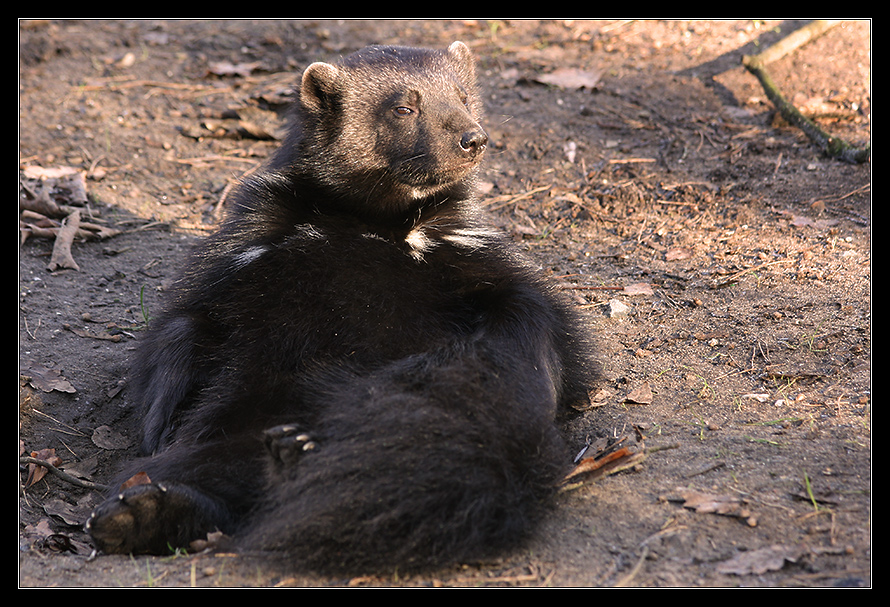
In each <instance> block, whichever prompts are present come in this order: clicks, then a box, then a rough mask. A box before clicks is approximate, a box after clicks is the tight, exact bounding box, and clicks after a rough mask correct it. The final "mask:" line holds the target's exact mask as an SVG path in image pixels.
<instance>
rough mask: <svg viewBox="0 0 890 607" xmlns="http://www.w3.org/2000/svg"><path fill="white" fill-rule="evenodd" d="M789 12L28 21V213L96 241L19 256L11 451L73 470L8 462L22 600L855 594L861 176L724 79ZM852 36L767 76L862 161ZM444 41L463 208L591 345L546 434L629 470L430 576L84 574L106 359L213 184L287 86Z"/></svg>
mask: <svg viewBox="0 0 890 607" xmlns="http://www.w3.org/2000/svg"><path fill="white" fill-rule="evenodd" d="M801 25H802V22H764V21H747V20H746V21H696V22H688V21H509V22H483V21H429V22H412V21H396V22H388V21H372V22H362V21H348V20H347V21H331V22H316V21H303V22H285V21H259V22H249V21H237V22H227V21H199V22H186V21H169V22H155V21H129V22H122V21H79V22H75V21H70V22H22V23H20V30H19V34H20V40H19V57H20V62H19V66H20V67H19V70H20V71H19V84H20V92H19V103H20V111H19V149H20V184H21V185H20V193H21V198H20V200H22V201H24V200H27V199H29V198H30V197H31V196H35V195H39V193H40V192H46V193H47V194H48V195H49V197H50V198H51V199H52V200H54V201H56V202H57V203H58V204H63V205H69V207H66V208H65V212H66V213H67V212H68V211H70V206H76V207H77V208H79V209H80V212H81V221H82V222H83V223H86V224H88V225H87V226H86V229H87V230H88V232H89V234H91V235H92V236H94V237H92V238H89V239H78V240H77V241H76V242H75V243H74V245H73V248H72V256H73V258H74V261H75V262H76V264H77V269H70V268H65V267H64V266H62V267H60V268H57V269H56V270H55V271H49V270H48V267H49V266H50V265H51V253H52V250H53V239H52V238H50V237H45V236H41V235H40V233H39V230H30V228H29V230H30V231H29V237H28V238H27V239H26V240H24V242H23V243H22V244H21V245H20V247H19V363H20V376H21V380H20V388H19V403H20V406H19V436H20V442H21V449H22V453H23V454H24V455H28V454H31V453H36V454H38V456H39V457H40V458H48V457H50V456H51V454H52V452H48V451H44V450H54V455H55V457H57V458H58V460H56V461H58V462H59V463H58V466H59V467H60V468H61V469H63V470H65V471H66V472H68V473H69V474H70V475H71V476H72V477H73V478H75V479H77V482H75V481H72V480H69V479H66V478H63V477H60V476H58V475H55V474H49V475H46V476H44V477H43V478H41V479H40V480H37V481H36V482H31V481H30V480H29V466H27V465H25V464H21V465H20V484H21V488H20V493H19V585H20V586H21V587H48V586H63V587H118V586H124V587H131V586H135V587H141V586H189V585H197V586H225V587H232V586H275V585H278V586H390V585H392V586H551V587H603V586H640V587H656V586H661V587H678V586H680V587H682V586H688V587H698V586H707V587H734V586H746V587H751V586H773V587H778V586H781V587H807V586H846V587H867V586H870V585H871V558H872V557H871V536H872V530H871V432H870V430H871V403H872V400H871V311H870V306H871V298H870V293H871V291H870V279H871V189H870V183H871V164H870V163H864V164H847V163H843V162H839V161H837V160H833V159H830V158H827V157H825V156H824V155H823V154H822V153H820V151H819V150H818V149H817V148H816V147H815V146H814V145H813V143H812V142H810V141H809V140H808V139H807V138H806V137H805V136H804V135H803V134H802V133H801V132H800V131H798V130H797V129H794V128H791V127H788V126H787V125H785V124H783V123H781V121H778V120H776V117H775V115H774V114H775V112H774V109H773V107H772V105H771V104H770V103H769V102H768V101H767V100H766V98H765V95H764V93H763V90H762V89H761V87H760V85H759V83H758V82H757V81H756V80H755V79H754V78H753V77H752V76H751V75H750V74H748V73H747V72H746V71H745V70H744V68H742V67H741V66H740V58H741V56H742V55H743V54H746V53H747V54H751V53H755V52H758V50H759V49H763V48H765V47H767V46H769V45H770V44H772V43H774V42H775V41H776V40H778V39H780V38H781V37H783V36H784V35H786V34H787V33H789V32H791V31H793V30H794V29H796V28H798V27H800V26H801ZM870 27H871V24H870V23H869V22H865V21H859V22H844V23H843V24H841V25H839V26H837V27H835V28H833V29H832V30H830V31H829V32H828V33H827V34H825V35H824V36H822V37H820V38H819V39H817V40H815V41H813V42H811V43H809V44H808V45H806V46H804V47H802V48H800V49H798V50H797V51H796V52H794V53H793V54H792V55H790V56H788V57H786V58H784V59H782V60H780V61H778V62H777V63H775V64H773V65H771V66H770V71H771V73H772V75H773V79H774V80H775V82H776V83H777V85H778V86H779V87H780V88H781V90H782V91H783V92H784V94H785V95H786V97H788V98H789V99H791V100H793V101H794V103H795V104H797V105H798V106H799V107H802V108H805V110H806V111H807V112H812V113H813V114H814V115H816V116H817V117H816V118H815V119H816V120H817V122H818V124H820V125H821V126H822V127H823V128H825V129H827V130H829V131H830V132H832V133H833V134H835V135H837V136H840V137H842V138H844V139H845V140H847V141H849V142H852V143H854V144H856V145H865V144H867V143H868V142H869V140H870V128H871V125H870V112H871V109H870V46H871V38H870V34H871V31H870ZM455 39H460V40H463V41H465V42H466V43H467V44H469V45H470V46H471V48H472V49H473V50H474V51H475V52H476V53H477V55H478V59H479V69H480V74H481V81H482V85H483V87H484V91H485V95H486V103H487V113H488V119H487V124H486V126H487V128H488V130H489V132H490V134H491V136H492V140H493V147H492V154H491V155H490V157H489V159H488V161H487V165H486V169H485V173H484V189H483V191H482V192H481V197H482V200H483V201H484V203H485V204H486V206H487V207H488V209H489V211H490V212H491V214H492V217H493V220H494V222H495V223H497V224H498V225H499V226H501V227H503V229H505V230H508V231H509V232H510V233H512V234H513V235H514V237H515V239H516V240H517V241H518V242H520V243H521V244H522V246H523V247H524V248H525V249H527V251H528V253H529V255H531V256H533V257H534V258H535V259H537V260H539V262H540V265H541V271H542V272H545V273H548V274H552V275H553V276H554V277H555V279H556V280H559V281H561V282H562V283H563V285H564V287H565V288H566V289H568V290H570V291H571V293H572V294H573V295H574V296H575V297H576V299H577V302H578V305H579V306H581V307H583V308H584V309H586V310H587V311H588V313H589V319H590V323H591V326H592V327H593V329H594V331H595V332H596V335H597V340H598V343H599V351H600V358H601V360H602V363H603V367H604V379H603V383H602V385H600V386H598V387H597V389H596V390H595V393H594V395H593V400H592V407H591V408H590V409H589V410H588V411H585V412H584V413H583V415H582V416H581V417H580V418H579V419H577V420H576V421H574V422H573V423H572V424H571V425H570V427H568V428H567V429H566V430H567V433H568V436H569V438H570V440H571V441H572V442H573V444H574V445H576V446H577V449H578V451H579V452H580V451H581V449H582V448H583V447H584V446H585V444H586V443H588V442H591V443H595V442H596V441H597V440H601V439H608V438H616V437H626V444H627V445H628V447H629V448H630V449H632V450H633V451H634V452H636V453H639V454H641V456H645V458H644V459H642V461H639V462H638V463H636V465H634V466H631V467H630V468H628V469H626V470H623V471H621V472H618V473H616V474H612V475H609V476H606V477H604V478H599V479H593V478H591V477H580V478H579V481H580V482H577V483H573V484H572V485H570V486H569V487H568V488H567V489H566V491H565V492H563V493H562V494H561V495H560V497H559V500H558V504H557V505H556V508H555V511H554V513H553V515H552V517H551V518H550V519H549V520H548V521H547V523H546V524H545V525H544V527H543V528H541V529H540V530H539V532H538V533H537V534H536V535H535V537H534V538H533V539H532V541H531V542H530V543H529V544H528V546H527V547H526V548H525V549H524V550H522V551H519V552H518V553H515V554H506V555H504V556H503V558H502V559H500V560H498V561H496V562H485V563H466V564H463V565H462V566H460V567H455V568H452V569H448V570H444V571H440V572H436V573H434V574H429V575H426V576H416V577H404V576H399V575H398V574H397V573H394V574H393V576H392V577H390V578H385V579H384V578H374V579H370V578H369V579H353V580H346V579H325V578H318V577H312V576H298V575H292V574H288V573H282V572H278V571H274V570H272V569H271V568H270V567H268V566H266V564H265V563H263V562H256V561H251V560H249V559H246V558H243V557H238V556H235V555H233V554H229V553H216V554H209V553H202V554H194V555H185V554H181V555H176V556H173V557H168V558H159V557H139V558H130V557H108V556H101V555H100V556H97V557H95V558H90V556H91V547H90V546H89V543H88V540H87V538H86V536H85V534H84V533H83V530H82V528H81V523H82V522H83V520H84V519H85V517H86V514H87V513H88V511H89V510H90V508H91V507H92V506H93V505H94V504H95V503H96V501H97V500H98V498H99V494H98V493H97V491H95V490H93V489H91V488H89V487H88V486H87V487H84V486H81V484H82V483H81V481H87V482H90V483H98V484H101V483H103V482H105V481H106V479H107V478H108V477H109V475H110V474H111V472H112V471H113V470H114V468H115V466H116V465H117V464H118V462H120V461H121V460H122V459H123V458H126V457H128V456H129V455H131V454H132V453H133V450H134V445H133V438H134V436H135V432H136V428H135V423H134V420H133V419H132V416H130V415H129V403H128V399H127V391H126V388H125V382H126V376H127V366H126V365H127V358H128V356H129V354H130V353H131V351H132V350H133V348H134V346H135V344H136V342H137V341H138V336H139V331H140V329H141V328H142V327H144V323H145V318H146V315H147V316H151V314H152V312H153V311H155V310H157V309H158V308H159V307H160V306H162V305H163V300H164V287H165V285H167V284H168V283H169V282H170V281H171V280H172V279H173V278H174V277H175V276H176V272H177V270H178V269H179V267H180V266H181V263H182V260H183V258H184V255H185V254H186V252H187V250H188V248H189V247H190V246H191V245H192V244H193V243H194V242H195V241H196V239H198V238H200V237H201V236H202V235H204V234H206V233H207V232H208V231H209V230H211V229H212V228H213V226H214V224H215V223H216V222H217V221H218V218H219V214H220V212H222V210H223V209H224V207H225V199H226V194H227V192H228V188H229V187H230V186H231V184H233V183H234V182H235V181H236V180H237V179H238V178H239V176H241V175H243V174H245V173H246V172H248V171H250V170H253V169H254V168H255V167H256V166H257V165H259V164H260V163H261V162H262V161H263V160H264V159H265V158H266V157H267V156H268V154H269V153H270V151H271V150H272V149H274V146H275V145H276V143H275V138H276V136H277V135H278V134H279V128H280V126H281V110H282V109H283V107H284V105H285V104H286V103H287V102H288V101H289V100H290V99H291V87H292V85H293V84H294V82H295V79H296V77H297V75H298V74H299V72H300V70H301V69H302V68H303V67H305V66H306V65H307V64H308V63H310V62H311V61H314V60H319V59H321V60H325V59H335V58H336V57H338V56H340V55H342V54H345V53H348V52H350V51H352V50H355V49H356V48H359V47H361V46H364V45H366V44H369V43H398V44H408V45H426V46H444V45H446V44H447V43H449V42H450V41H452V40H455ZM567 70H572V71H567ZM569 77H571V78H572V79H571V80H570V79H569ZM66 167H70V168H73V169H75V170H76V171H75V175H76V179H75V183H78V184H79V185H80V189H78V188H75V187H70V186H66V185H65V184H64V183H62V182H60V181H59V178H58V175H57V174H56V170H57V169H62V168H66ZM84 194H85V195H84ZM20 219H21V220H23V221H26V222H27V223H28V224H29V225H31V226H33V225H36V223H35V222H36V220H34V219H31V216H25V215H24V214H20ZM56 219H57V220H58V218H56ZM95 226H100V227H102V228H104V229H105V230H106V231H105V232H100V231H99V230H98V228H96V227H95ZM22 233H23V234H24V232H22ZM97 234H102V235H104V236H105V237H104V238H101V239H100V238H96V237H95V236H96V235H97Z"/></svg>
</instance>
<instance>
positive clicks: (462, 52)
mask: <svg viewBox="0 0 890 607" xmlns="http://www.w3.org/2000/svg"><path fill="white" fill-rule="evenodd" d="M448 55H449V56H450V57H451V58H452V59H454V61H455V62H456V63H457V64H458V65H459V66H460V67H461V69H462V70H463V71H464V72H465V73H466V74H467V75H468V76H469V78H470V79H475V74H476V61H475V60H474V59H473V53H472V52H471V51H470V49H469V47H467V45H466V44H464V43H463V42H461V41H460V40H456V41H455V42H452V43H451V45H450V46H449V47H448Z"/></svg>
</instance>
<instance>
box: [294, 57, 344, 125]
mask: <svg viewBox="0 0 890 607" xmlns="http://www.w3.org/2000/svg"><path fill="white" fill-rule="evenodd" d="M339 81H340V70H338V69H337V67H336V66H333V65H331V64H330V63H321V62H316V63H313V64H312V65H310V66H309V67H307V68H306V71H304V72H303V81H302V83H301V85H300V103H301V104H302V105H303V107H305V108H306V109H307V110H309V111H310V112H314V113H324V112H326V111H329V110H330V109H331V108H332V106H333V102H334V100H335V99H336V98H337V97H338V96H339V90H340V85H339Z"/></svg>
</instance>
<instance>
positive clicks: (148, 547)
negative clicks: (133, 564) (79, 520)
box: [85, 484, 169, 554]
mask: <svg viewBox="0 0 890 607" xmlns="http://www.w3.org/2000/svg"><path fill="white" fill-rule="evenodd" d="M168 499H169V496H168V495H167V488H166V487H165V486H164V485H160V484H146V485H135V486H133V487H129V488H127V489H124V490H123V491H121V492H120V493H119V494H117V496H116V497H113V498H111V499H109V500H106V501H105V502H103V503H102V504H100V505H99V506H98V507H97V508H96V509H95V510H94V511H93V513H92V514H91V515H90V518H89V520H87V522H86V525H85V527H86V530H87V532H88V533H89V534H90V537H92V539H93V541H94V542H95V543H96V546H97V547H98V548H99V549H100V550H102V551H103V552H106V553H110V554H111V553H118V554H127V553H139V552H149V553H163V552H167V551H169V546H168V538H167V537H165V536H163V534H162V533H160V529H162V528H163V526H164V525H163V524H161V523H162V521H161V519H162V518H163V516H164V514H163V513H164V512H165V511H166V510H167V509H168V508H167V505H166V503H167V502H168Z"/></svg>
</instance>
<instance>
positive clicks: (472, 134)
mask: <svg viewBox="0 0 890 607" xmlns="http://www.w3.org/2000/svg"><path fill="white" fill-rule="evenodd" d="M487 145H488V135H486V134H485V131H483V130H482V129H474V130H472V131H467V132H466V133H464V134H463V137H461V138H460V149H461V150H463V152H464V154H465V155H467V156H470V157H471V158H472V157H475V156H477V155H478V154H481V153H482V151H483V150H484V149H485V146H487Z"/></svg>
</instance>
